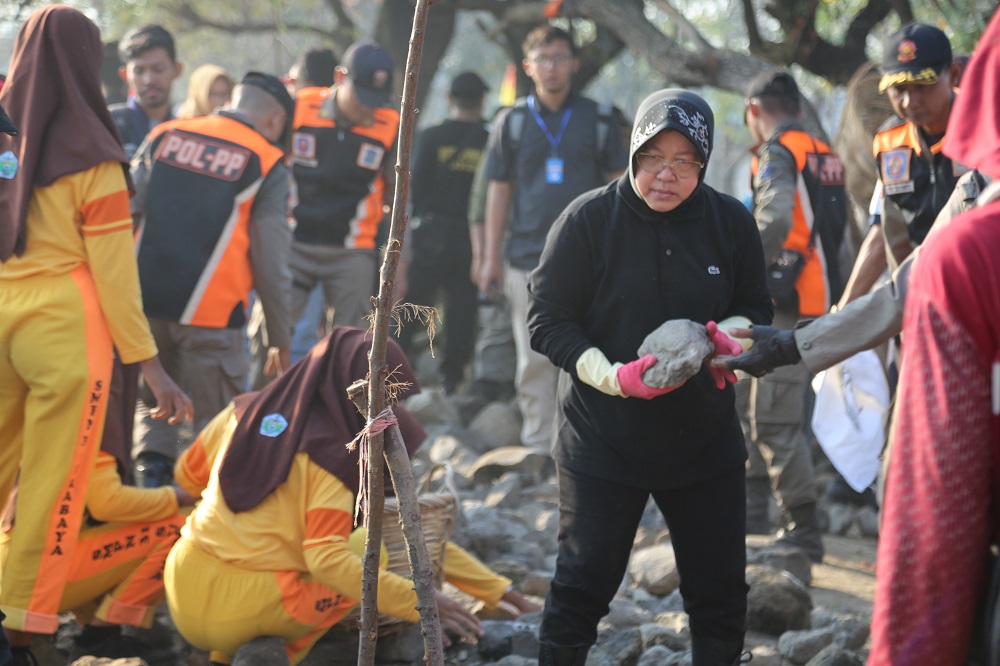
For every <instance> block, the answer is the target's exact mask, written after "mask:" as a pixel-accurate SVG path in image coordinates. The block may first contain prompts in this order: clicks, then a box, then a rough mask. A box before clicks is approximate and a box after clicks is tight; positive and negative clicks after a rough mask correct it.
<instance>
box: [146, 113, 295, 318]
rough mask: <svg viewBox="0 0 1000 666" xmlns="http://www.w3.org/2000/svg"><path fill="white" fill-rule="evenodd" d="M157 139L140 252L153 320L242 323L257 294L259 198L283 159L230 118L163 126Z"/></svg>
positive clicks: (152, 147)
mask: <svg viewBox="0 0 1000 666" xmlns="http://www.w3.org/2000/svg"><path fill="white" fill-rule="evenodd" d="M150 142H151V145H150V151H151V154H152V163H151V166H150V170H149V183H148V186H147V193H146V202H145V216H144V221H143V225H142V229H141V232H140V235H139V241H138V247H137V254H138V262H139V278H140V283H141V285H142V295H143V305H144V309H145V311H146V314H147V315H149V316H151V317H155V318H159V319H164V320H166V321H174V322H177V323H180V324H186V325H191V326H203V327H206V328H236V327H239V326H241V325H242V324H243V323H244V321H245V313H244V310H245V308H246V305H247V298H248V296H249V293H250V290H251V289H252V288H253V273H252V270H251V265H250V235H249V222H250V216H251V212H252V209H253V205H254V200H255V197H256V195H257V192H258V190H259V189H260V187H261V184H262V183H263V181H264V178H265V177H266V176H267V174H268V173H270V171H271V169H272V168H273V167H274V165H275V164H276V163H277V162H278V160H280V159H281V158H282V157H283V154H282V152H281V150H280V149H278V148H276V147H275V146H273V145H271V144H270V143H269V142H268V141H267V139H265V138H264V137H263V136H262V135H260V134H259V133H258V132H256V131H255V130H253V129H252V128H250V127H249V126H248V125H246V124H244V123H243V122H240V121H239V120H236V119H234V118H230V117H227V116H223V115H214V116H206V117H203V118H192V119H185V120H175V121H171V122H169V123H164V124H162V125H159V126H157V127H156V128H155V129H154V130H153V132H151V133H150Z"/></svg>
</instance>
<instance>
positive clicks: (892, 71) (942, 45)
mask: <svg viewBox="0 0 1000 666" xmlns="http://www.w3.org/2000/svg"><path fill="white" fill-rule="evenodd" d="M950 64H951V44H950V43H949V42H948V37H947V36H946V35H945V34H944V33H943V32H942V31H941V30H939V29H937V28H935V27H934V26H930V25H925V24H923V23H908V24H907V25H904V26H903V27H902V28H900V29H899V30H897V31H896V32H894V33H892V34H891V35H889V37H888V38H887V39H886V41H885V46H884V48H883V51H882V80H881V81H880V82H879V84H878V90H879V92H885V91H886V89H887V88H890V87H892V86H898V85H901V84H906V83H917V84H921V85H930V84H932V83H937V82H938V80H939V79H940V78H941V72H943V71H944V70H945V68H946V67H948V66H949V65H950Z"/></svg>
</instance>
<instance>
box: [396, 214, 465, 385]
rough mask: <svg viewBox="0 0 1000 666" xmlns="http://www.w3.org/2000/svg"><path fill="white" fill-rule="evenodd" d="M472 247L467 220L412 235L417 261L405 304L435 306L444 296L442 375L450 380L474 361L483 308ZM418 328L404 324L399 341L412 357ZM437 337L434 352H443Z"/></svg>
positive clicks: (461, 374)
mask: <svg viewBox="0 0 1000 666" xmlns="http://www.w3.org/2000/svg"><path fill="white" fill-rule="evenodd" d="M471 264H472V249H471V247H470V241H469V228H468V224H467V223H466V222H465V220H461V221H457V222H456V221H452V220H441V219H440V218H435V219H434V221H433V223H431V224H425V225H424V226H421V227H419V228H417V229H415V230H414V231H413V259H412V261H411V263H410V269H409V273H408V275H407V278H408V281H409V292H408V293H407V295H406V300H407V301H409V302H410V303H415V304H417V305H430V306H434V305H436V304H437V302H438V297H439V295H440V296H442V299H441V300H442V301H443V305H444V316H443V318H442V323H443V325H444V326H443V331H439V332H442V333H443V334H444V336H443V337H444V344H443V345H442V347H443V349H441V375H442V376H443V377H444V379H445V380H447V381H450V382H454V383H457V382H460V381H461V380H462V378H463V377H464V375H465V366H466V365H468V363H469V361H470V360H471V359H472V352H473V349H474V348H475V344H476V328H477V324H478V322H477V317H478V313H479V305H478V303H477V301H476V286H475V285H474V284H472V281H471V279H470V278H469V267H470V266H471ZM417 328H418V325H417V324H415V323H413V322H409V323H406V324H404V326H403V329H402V331H401V332H400V336H399V343H400V345H402V347H403V349H404V351H406V352H407V353H412V352H413V351H414V349H413V348H412V338H413V334H414V333H415V332H416V330H417ZM438 342H439V341H438V340H437V339H436V338H435V351H436V352H437V351H438V350H439V347H438Z"/></svg>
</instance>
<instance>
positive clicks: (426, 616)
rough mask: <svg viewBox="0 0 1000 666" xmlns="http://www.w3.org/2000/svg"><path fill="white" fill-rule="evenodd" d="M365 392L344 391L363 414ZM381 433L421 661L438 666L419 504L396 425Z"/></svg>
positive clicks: (358, 386)
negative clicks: (417, 619)
mask: <svg viewBox="0 0 1000 666" xmlns="http://www.w3.org/2000/svg"><path fill="white" fill-rule="evenodd" d="M366 389H367V382H365V380H363V379H362V380H359V381H357V382H355V383H354V384H352V385H351V386H350V387H349V388H348V389H347V394H348V396H350V398H351V400H352V401H353V402H354V404H355V405H356V406H357V407H358V411H360V412H361V413H362V414H364V413H365V411H366V407H365V400H366V395H365V390H366ZM384 434H385V439H384V442H385V461H386V463H387V464H388V466H389V474H390V475H391V477H392V485H393V488H395V490H396V500H397V501H398V502H399V521H400V522H401V523H402V525H403V539H404V540H405V542H406V555H407V559H408V560H409V562H410V571H411V573H412V575H413V588H414V590H416V592H417V610H419V611H420V629H421V632H420V633H421V634H422V635H423V637H424V659H425V661H426V663H427V664H431V665H433V666H440V665H442V664H443V663H444V646H443V644H442V643H441V618H440V616H439V615H438V609H437V603H436V602H435V599H434V597H435V595H436V592H437V588H436V587H435V586H434V568H433V567H432V566H431V556H430V553H429V552H428V550H427V541H426V540H425V539H424V530H423V526H422V524H421V516H420V501H419V498H418V496H417V486H416V482H415V481H414V479H413V467H412V466H411V464H410V457H409V455H408V454H407V452H406V445H405V444H404V442H403V436H402V434H401V433H400V431H399V426H398V425H392V426H390V427H389V428H388V429H386V430H385V432H384Z"/></svg>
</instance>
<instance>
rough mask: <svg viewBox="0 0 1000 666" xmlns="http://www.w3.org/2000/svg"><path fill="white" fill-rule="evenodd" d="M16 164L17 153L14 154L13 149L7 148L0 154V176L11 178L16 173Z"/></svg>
mask: <svg viewBox="0 0 1000 666" xmlns="http://www.w3.org/2000/svg"><path fill="white" fill-rule="evenodd" d="M17 164H18V162H17V155H15V154H14V151H12V150H8V151H7V152H5V153H4V154H3V155H0V178H4V179H6V180H13V178H14V176H15V175H17Z"/></svg>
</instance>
